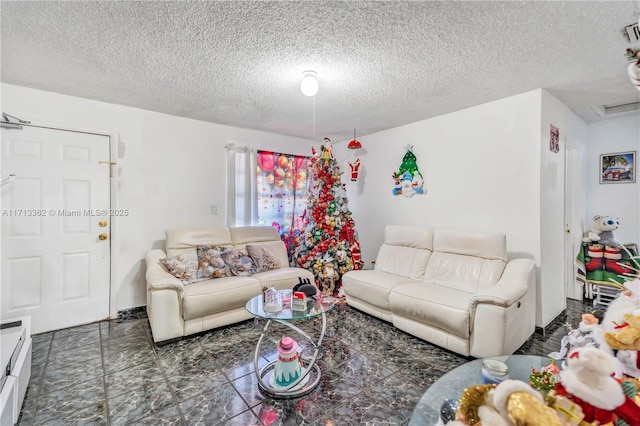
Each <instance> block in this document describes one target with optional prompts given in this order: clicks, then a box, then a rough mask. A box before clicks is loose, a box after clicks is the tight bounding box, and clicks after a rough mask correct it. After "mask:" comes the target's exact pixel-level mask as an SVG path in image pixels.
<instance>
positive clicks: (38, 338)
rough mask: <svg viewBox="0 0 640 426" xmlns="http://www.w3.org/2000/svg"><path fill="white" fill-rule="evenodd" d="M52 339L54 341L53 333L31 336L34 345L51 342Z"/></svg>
mask: <svg viewBox="0 0 640 426" xmlns="http://www.w3.org/2000/svg"><path fill="white" fill-rule="evenodd" d="M51 339H53V331H48V332H46V333H38V334H32V335H31V342H32V343H33V344H34V345H35V344H36V343H43V342H51Z"/></svg>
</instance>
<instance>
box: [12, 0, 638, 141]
mask: <svg viewBox="0 0 640 426" xmlns="http://www.w3.org/2000/svg"><path fill="white" fill-rule="evenodd" d="M639 12H640V3H639V2H638V1H620V2H613V1H603V2H591V1H586V2H582V1H571V2H556V1H552V2H511V1H509V2H493V1H492V2H471V1H469V2H439V1H431V2H427V1H423V2H416V1H414V2H365V1H349V2H334V1H322V2H320V1H304V2H271V1H244V2H240V1H223V2H218V1H216V2H214V1H182V2H143V1H141V2H137V1H136V2H130V1H127V2H125V1H103V2H96V1H91V2H75V1H69V2H55V1H48V2H44V1H37V2H36V1H34V2H26V1H19V2H13V1H2V2H1V3H0V14H1V22H0V24H1V36H2V38H1V66H2V73H1V78H2V81H3V82H6V83H11V84H17V85H21V86H27V87H33V88H37V89H43V90H49V91H54V92H59V93H64V94H68V95H73V96H80V97H84V98H90V99H96V100H100V101H105V102H110V103H116V104H122V105H129V106H133V107H138V108H144V109H149V110H154V111H160V112H165V113H168V114H172V115H177V116H184V117H191V118H195V119H199V120H206V121H211V122H215V123H221V124H228V125H232V126H237V127H244V128H251V129H260V130H265V131H269V132H274V133H279V134H286V135H295V136H300V137H305V138H311V137H312V134H313V130H314V127H313V124H312V123H313V107H312V100H311V98H307V97H305V96H303V95H302V94H301V92H300V90H299V82H300V79H301V77H302V72H303V71H304V70H307V69H312V70H315V71H317V73H318V75H319V82H320V91H319V92H318V94H317V96H316V97H315V105H316V106H315V134H316V139H319V140H321V138H322V137H324V136H328V137H331V138H332V139H334V140H342V139H349V138H350V137H352V136H353V129H354V128H357V129H358V135H359V136H362V135H367V134H370V133H373V132H377V131H380V130H384V129H388V128H392V127H396V126H400V125H403V124H406V123H410V122H413V121H418V120H422V119H426V118H429V117H433V116H437V115H441V114H445V113H448V112H452V111H456V110H459V109H462V108H465V107H469V106H473V105H477V104H481V103H484V102H488V101H491V100H495V99H499V98H503V97H507V96H511V95H515V94H518V93H522V92H526V91H529V90H533V89H536V88H544V89H547V90H549V92H551V93H552V94H553V95H555V96H556V97H558V98H559V99H560V100H562V101H563V102H564V103H566V104H567V105H568V106H569V107H570V108H571V109H572V110H573V111H575V112H576V113H577V114H578V115H579V116H581V117H583V119H585V120H586V121H592V120H595V119H598V116H597V114H595V113H594V111H593V109H592V107H593V106H602V105H605V104H613V103H622V102H635V101H638V100H640V92H638V91H637V90H636V89H635V88H634V87H633V86H632V85H631V83H630V81H629V79H628V77H627V71H626V68H627V65H628V62H627V60H626V58H625V57H624V52H625V49H626V48H627V47H630V46H631V45H630V44H629V42H628V41H627V40H626V39H625V37H624V36H623V29H624V27H625V26H627V25H630V24H633V23H634V22H637V21H638V16H639ZM7 112H8V113H11V112H10V111H7Z"/></svg>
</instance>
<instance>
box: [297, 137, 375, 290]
mask: <svg viewBox="0 0 640 426" xmlns="http://www.w3.org/2000/svg"><path fill="white" fill-rule="evenodd" d="M313 151H314V152H313V154H314V155H313V158H312V159H311V164H310V165H309V168H308V170H309V178H310V183H309V203H308V206H307V214H306V217H305V220H306V224H307V226H306V228H305V235H304V238H303V239H302V241H301V243H300V247H299V250H298V252H297V253H296V259H297V260H296V262H297V263H298V265H299V266H301V267H303V268H305V269H308V270H309V271H311V272H312V273H313V275H314V276H315V281H316V285H317V286H318V288H319V289H320V290H321V291H322V292H323V293H324V294H328V295H333V296H335V295H338V292H339V290H340V287H341V286H342V275H344V274H345V273H346V272H347V271H350V270H352V269H360V268H361V266H362V264H361V261H360V243H359V242H358V239H357V236H356V230H355V224H354V221H353V218H352V217H351V211H349V207H348V205H347V204H348V200H347V192H346V190H345V185H344V184H342V183H341V181H340V168H339V167H338V163H337V161H336V160H335V158H333V155H332V154H331V142H330V140H329V139H328V138H325V140H324V143H323V145H322V146H321V149H320V155H317V153H316V152H315V150H313Z"/></svg>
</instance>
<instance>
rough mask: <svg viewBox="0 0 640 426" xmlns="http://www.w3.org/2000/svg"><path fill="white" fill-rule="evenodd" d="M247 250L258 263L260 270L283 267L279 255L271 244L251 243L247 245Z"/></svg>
mask: <svg viewBox="0 0 640 426" xmlns="http://www.w3.org/2000/svg"><path fill="white" fill-rule="evenodd" d="M247 252H248V253H249V256H251V258H252V259H253V261H254V262H255V263H256V266H257V268H258V272H263V271H270V270H272V269H280V268H281V267H282V265H281V264H280V259H279V258H278V255H277V254H276V252H275V250H274V249H273V247H271V246H268V245H266V244H250V245H247Z"/></svg>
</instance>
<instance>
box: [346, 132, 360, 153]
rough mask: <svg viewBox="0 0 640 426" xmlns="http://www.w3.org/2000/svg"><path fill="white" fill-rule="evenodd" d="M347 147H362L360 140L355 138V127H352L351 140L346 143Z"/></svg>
mask: <svg viewBox="0 0 640 426" xmlns="http://www.w3.org/2000/svg"><path fill="white" fill-rule="evenodd" d="M347 148H349V149H360V148H362V144H361V143H360V141H359V140H356V129H353V140H352V141H351V142H349V144H348V145H347Z"/></svg>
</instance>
